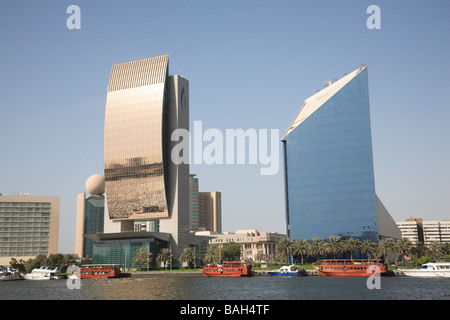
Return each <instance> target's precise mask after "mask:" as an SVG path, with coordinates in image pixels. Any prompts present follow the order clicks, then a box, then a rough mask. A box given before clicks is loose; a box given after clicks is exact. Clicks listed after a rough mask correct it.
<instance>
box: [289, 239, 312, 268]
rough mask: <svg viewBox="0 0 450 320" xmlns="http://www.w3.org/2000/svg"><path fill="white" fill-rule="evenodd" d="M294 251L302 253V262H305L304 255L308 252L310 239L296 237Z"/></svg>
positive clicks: (297, 253) (293, 245) (298, 253)
mask: <svg viewBox="0 0 450 320" xmlns="http://www.w3.org/2000/svg"><path fill="white" fill-rule="evenodd" d="M292 253H294V254H296V255H300V259H301V264H303V255H306V254H308V240H305V239H295V240H294V243H293V244H292Z"/></svg>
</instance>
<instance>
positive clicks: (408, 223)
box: [396, 217, 424, 244]
mask: <svg viewBox="0 0 450 320" xmlns="http://www.w3.org/2000/svg"><path fill="white" fill-rule="evenodd" d="M396 224H397V226H398V228H399V229H400V231H401V233H402V238H406V239H408V240H409V241H411V242H412V243H414V244H416V243H417V242H422V243H424V237H423V221H422V219H416V218H412V217H410V218H407V219H405V221H397V222H396Z"/></svg>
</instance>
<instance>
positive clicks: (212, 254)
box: [203, 244, 219, 263]
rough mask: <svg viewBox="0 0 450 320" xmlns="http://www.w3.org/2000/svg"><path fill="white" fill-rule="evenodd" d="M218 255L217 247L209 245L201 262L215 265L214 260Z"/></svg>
mask: <svg viewBox="0 0 450 320" xmlns="http://www.w3.org/2000/svg"><path fill="white" fill-rule="evenodd" d="M218 254H219V250H218V246H217V245H216V244H210V245H208V247H207V248H206V254H205V256H204V257H203V262H205V263H211V262H212V263H215V262H216V258H217V256H218Z"/></svg>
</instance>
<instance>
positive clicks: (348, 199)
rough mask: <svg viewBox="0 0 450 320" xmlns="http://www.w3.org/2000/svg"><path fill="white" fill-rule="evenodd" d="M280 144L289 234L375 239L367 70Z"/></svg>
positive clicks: (299, 125) (361, 70) (376, 236)
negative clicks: (281, 145)
mask: <svg viewBox="0 0 450 320" xmlns="http://www.w3.org/2000/svg"><path fill="white" fill-rule="evenodd" d="M332 85H334V84H332ZM318 97H319V98H320V95H319V96H318ZM319 98H317V99H319ZM299 122H300V121H299ZM283 144H284V165H285V191H286V220H287V229H288V230H287V234H288V236H289V238H291V239H309V240H310V239H313V238H322V239H327V238H329V237H330V236H334V235H337V236H341V237H354V238H359V239H361V240H366V239H370V240H372V241H378V225H377V208H376V198H375V182H374V170H373V157H372V139H371V127H370V112H369V89H368V77H367V68H360V70H359V72H358V73H356V75H355V76H354V77H353V78H352V79H351V80H350V81H348V82H347V83H346V84H345V85H344V86H343V87H342V88H340V89H339V90H338V91H337V92H336V93H334V94H333V95H332V96H331V97H329V98H328V99H327V100H326V101H324V102H323V104H321V105H320V106H319V107H318V108H317V110H315V111H314V112H312V113H311V114H309V115H307V117H306V119H304V120H302V121H301V122H300V123H299V124H298V125H297V126H296V127H295V128H294V129H292V130H291V131H290V132H288V133H287V135H285V137H284V138H283Z"/></svg>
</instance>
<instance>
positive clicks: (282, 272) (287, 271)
mask: <svg viewBox="0 0 450 320" xmlns="http://www.w3.org/2000/svg"><path fill="white" fill-rule="evenodd" d="M268 274H269V276H298V275H300V270H299V269H298V268H295V267H294V265H291V266H282V267H281V268H280V269H278V270H270V271H268Z"/></svg>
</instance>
